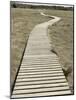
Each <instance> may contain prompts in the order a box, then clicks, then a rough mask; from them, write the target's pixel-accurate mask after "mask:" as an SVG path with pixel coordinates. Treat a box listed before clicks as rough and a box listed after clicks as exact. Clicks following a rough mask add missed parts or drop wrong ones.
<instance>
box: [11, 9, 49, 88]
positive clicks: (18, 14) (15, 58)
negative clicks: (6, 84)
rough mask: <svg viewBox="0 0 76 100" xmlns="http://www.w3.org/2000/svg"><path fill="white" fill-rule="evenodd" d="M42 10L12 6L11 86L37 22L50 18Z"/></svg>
mask: <svg viewBox="0 0 76 100" xmlns="http://www.w3.org/2000/svg"><path fill="white" fill-rule="evenodd" d="M40 11H41V10H40V9H36V10H35V9H26V8H11V87H12V85H13V82H14V79H15V76H16V73H17V70H18V67H19V64H20V61H21V57H22V53H23V51H24V47H25V44H26V43H27V40H28V37H29V34H30V31H31V30H32V29H33V27H34V26H35V25H36V24H39V23H42V22H44V21H48V20H50V19H49V18H46V17H44V16H41V15H40V13H39V12H40Z"/></svg>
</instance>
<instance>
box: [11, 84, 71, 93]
mask: <svg viewBox="0 0 76 100" xmlns="http://www.w3.org/2000/svg"><path fill="white" fill-rule="evenodd" d="M59 90H69V87H68V86H65V87H53V88H38V89H22V90H14V91H13V94H22V93H24V94H30V93H40V92H48V91H49V92H52V91H59Z"/></svg>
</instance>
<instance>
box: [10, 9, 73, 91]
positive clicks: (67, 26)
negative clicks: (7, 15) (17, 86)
mask: <svg viewBox="0 0 76 100" xmlns="http://www.w3.org/2000/svg"><path fill="white" fill-rule="evenodd" d="M39 11H41V10H40V9H23V8H12V9H11V14H12V16H11V21H12V25H11V26H12V30H11V55H12V56H11V86H12V84H13V82H14V79H15V76H16V72H17V70H18V67H19V64H20V60H21V57H22V53H23V50H24V46H25V44H26V43H27V40H28V37H29V33H30V31H31V30H32V29H33V27H34V26H35V25H36V24H39V23H42V22H45V21H48V20H50V19H49V18H47V17H44V16H41V15H40V14H39ZM42 11H43V12H45V13H46V14H49V15H55V16H59V17H61V21H59V22H58V23H56V24H54V25H53V26H51V27H50V26H49V27H48V29H49V30H48V33H49V36H50V39H52V44H53V49H54V51H56V53H57V55H58V56H59V58H60V63H61V64H62V65H63V71H64V74H65V76H66V78H67V80H68V82H69V85H70V88H71V90H72V91H73V12H72V11H62V10H49V9H48V10H45V9H43V10H42Z"/></svg>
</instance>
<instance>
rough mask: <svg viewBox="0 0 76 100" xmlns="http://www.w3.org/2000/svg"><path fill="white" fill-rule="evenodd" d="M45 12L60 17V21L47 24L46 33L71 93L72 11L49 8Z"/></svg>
mask: <svg viewBox="0 0 76 100" xmlns="http://www.w3.org/2000/svg"><path fill="white" fill-rule="evenodd" d="M46 13H48V14H50V15H55V16H59V17H61V21H59V22H57V23H55V24H54V25H53V26H51V27H50V26H49V30H48V33H49V36H50V39H51V40H52V44H53V50H54V51H55V52H56V53H57V55H58V56H59V58H60V63H61V64H62V67H63V71H64V74H65V76H66V79H67V80H68V82H69V85H70V88H71V90H72V93H73V11H59V10H50V11H47V12H46Z"/></svg>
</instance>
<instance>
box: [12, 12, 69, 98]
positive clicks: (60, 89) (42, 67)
mask: <svg viewBox="0 0 76 100" xmlns="http://www.w3.org/2000/svg"><path fill="white" fill-rule="evenodd" d="M40 14H41V15H43V16H46V17H50V16H49V15H45V14H44V13H42V12H41V13H40ZM51 18H53V19H52V20H50V21H48V22H44V23H41V24H38V25H36V26H35V27H34V29H33V30H32V31H31V34H30V36H29V40H28V44H27V47H26V51H25V54H24V57H23V61H22V64H21V67H20V70H19V73H18V75H17V79H16V83H15V86H14V90H13V93H12V98H22V97H40V96H53V95H64V94H71V91H70V89H69V86H68V83H67V80H66V79H65V76H64V74H63V71H62V68H61V65H60V63H59V59H58V57H57V55H56V54H54V53H53V52H51V51H50V50H51V47H52V46H51V45H52V44H51V42H50V41H49V39H48V34H47V30H48V25H52V24H54V23H55V22H57V21H59V20H60V18H59V17H56V16H51Z"/></svg>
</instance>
